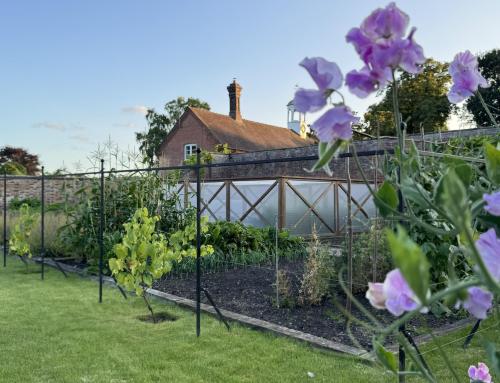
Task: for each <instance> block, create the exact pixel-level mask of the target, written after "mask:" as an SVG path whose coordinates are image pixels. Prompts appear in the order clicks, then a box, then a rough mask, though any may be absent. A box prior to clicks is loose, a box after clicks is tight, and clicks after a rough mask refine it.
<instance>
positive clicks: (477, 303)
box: [463, 287, 493, 319]
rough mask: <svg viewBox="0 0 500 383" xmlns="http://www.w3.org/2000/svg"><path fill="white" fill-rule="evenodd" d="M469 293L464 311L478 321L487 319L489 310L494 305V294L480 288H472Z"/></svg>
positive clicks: (464, 304)
mask: <svg viewBox="0 0 500 383" xmlns="http://www.w3.org/2000/svg"><path fill="white" fill-rule="evenodd" d="M467 292H468V296H467V299H466V300H465V301H464V303H463V306H464V309H466V310H467V311H468V312H469V313H470V314H471V315H472V316H474V317H476V318H477V319H486V317H487V313H488V310H489V309H490V308H491V306H492V305H493V294H492V293H490V292H489V291H486V290H483V289H482V288H480V287H471V288H469V289H468V290H467Z"/></svg>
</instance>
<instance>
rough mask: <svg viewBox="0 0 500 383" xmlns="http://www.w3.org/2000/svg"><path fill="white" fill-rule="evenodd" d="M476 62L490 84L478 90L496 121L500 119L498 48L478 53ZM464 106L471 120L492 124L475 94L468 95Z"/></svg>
mask: <svg viewBox="0 0 500 383" xmlns="http://www.w3.org/2000/svg"><path fill="white" fill-rule="evenodd" d="M478 62H479V70H480V71H481V74H482V75H483V76H484V77H485V78H486V79H487V80H488V82H489V84H490V87H489V88H481V89H480V92H481V95H482V96H483V98H484V100H485V102H486V104H487V105H488V107H489V108H490V111H491V113H492V114H493V116H494V117H495V118H496V120H497V122H498V121H500V49H493V50H491V51H489V52H486V53H484V54H482V55H480V56H479V57H478ZM465 107H466V109H467V111H469V112H470V113H471V114H472V116H473V120H474V122H475V123H476V124H477V125H479V126H491V125H492V122H491V120H490V118H489V117H488V114H487V113H486V111H485V109H484V108H483V106H482V105H481V101H480V100H479V98H478V97H477V96H473V97H470V98H469V99H468V100H467V101H466V103H465Z"/></svg>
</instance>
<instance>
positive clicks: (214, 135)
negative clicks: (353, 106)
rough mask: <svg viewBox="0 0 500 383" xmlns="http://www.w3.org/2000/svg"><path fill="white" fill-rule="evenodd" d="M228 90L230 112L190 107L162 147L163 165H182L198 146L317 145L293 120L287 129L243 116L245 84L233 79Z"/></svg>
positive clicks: (235, 149)
mask: <svg viewBox="0 0 500 383" xmlns="http://www.w3.org/2000/svg"><path fill="white" fill-rule="evenodd" d="M227 90H228V93H229V115H223V114H219V113H214V112H211V111H208V110H205V109H199V108H191V107H190V108H188V109H187V110H186V111H185V112H184V114H183V115H182V116H181V118H180V119H179V121H178V122H177V123H176V125H175V126H174V128H173V129H172V131H171V132H170V133H169V134H168V135H167V136H166V137H165V140H164V141H163V143H162V144H161V146H160V149H159V153H158V157H159V160H160V166H176V165H180V164H182V163H183V161H184V160H185V159H186V158H188V157H190V156H191V155H192V154H194V153H195V152H196V149H197V148H200V149H202V150H207V151H210V152H213V151H214V150H215V147H216V145H224V144H227V146H228V148H229V149H230V150H231V152H233V153H249V152H255V151H260V150H272V149H283V148H298V147H304V146H310V145H314V144H315V141H314V140H313V139H311V138H302V137H301V135H300V134H299V133H297V131H296V130H295V129H293V128H290V126H292V125H291V122H290V121H289V124H288V125H289V128H288V129H287V128H282V127H279V126H273V125H268V124H263V123H260V122H255V121H250V120H246V119H244V118H242V117H241V110H240V96H241V90H242V88H241V86H240V85H239V84H238V83H237V82H236V81H233V82H232V83H231V84H230V85H229V86H228V87H227Z"/></svg>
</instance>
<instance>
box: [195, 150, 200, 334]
mask: <svg viewBox="0 0 500 383" xmlns="http://www.w3.org/2000/svg"><path fill="white" fill-rule="evenodd" d="M200 154H201V150H200V149H199V148H198V149H196V336H197V337H198V336H200V329H201V181H200V165H201V156H200Z"/></svg>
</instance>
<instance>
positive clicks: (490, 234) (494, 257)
mask: <svg viewBox="0 0 500 383" xmlns="http://www.w3.org/2000/svg"><path fill="white" fill-rule="evenodd" d="M476 248H477V250H478V251H479V254H480V255H481V258H482V259H483V262H484V264H485V265H486V268H487V269H488V271H489V272H490V274H491V276H492V277H493V278H494V279H495V280H497V281H500V239H498V238H497V236H496V233H495V229H493V228H491V229H489V230H488V231H487V232H486V233H483V234H481V235H480V236H479V239H478V240H477V241H476Z"/></svg>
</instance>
